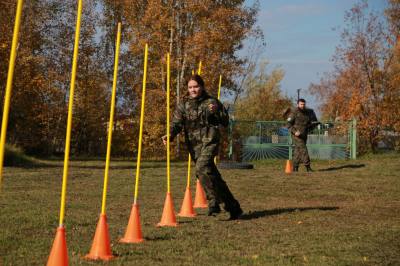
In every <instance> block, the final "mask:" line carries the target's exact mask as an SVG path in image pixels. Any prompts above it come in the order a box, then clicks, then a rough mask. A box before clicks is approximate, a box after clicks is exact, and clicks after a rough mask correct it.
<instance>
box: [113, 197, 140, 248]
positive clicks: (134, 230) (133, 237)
mask: <svg viewBox="0 0 400 266" xmlns="http://www.w3.org/2000/svg"><path fill="white" fill-rule="evenodd" d="M143 241H144V239H143V235H142V228H141V226H140V217H139V206H138V205H137V204H133V205H132V210H131V215H130V217H129V222H128V226H127V227H126V232H125V235H124V237H123V238H121V240H120V241H119V242H121V243H140V242H143Z"/></svg>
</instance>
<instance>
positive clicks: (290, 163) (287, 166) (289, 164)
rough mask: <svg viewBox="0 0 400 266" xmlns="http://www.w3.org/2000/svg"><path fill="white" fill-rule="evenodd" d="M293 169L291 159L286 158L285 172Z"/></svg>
mask: <svg viewBox="0 0 400 266" xmlns="http://www.w3.org/2000/svg"><path fill="white" fill-rule="evenodd" d="M292 171H293V165H292V161H291V160H286V168H285V173H286V174H290V173H291V172H292Z"/></svg>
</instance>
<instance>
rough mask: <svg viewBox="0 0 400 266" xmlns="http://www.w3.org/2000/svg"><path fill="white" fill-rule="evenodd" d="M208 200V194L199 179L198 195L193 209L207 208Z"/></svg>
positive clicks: (197, 184) (197, 185)
mask: <svg viewBox="0 0 400 266" xmlns="http://www.w3.org/2000/svg"><path fill="white" fill-rule="evenodd" d="M207 207H208V204H207V200H206V193H204V189H203V187H202V186H201V184H200V181H199V179H197V182H196V195H195V197H194V205H193V208H207Z"/></svg>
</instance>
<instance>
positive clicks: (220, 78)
mask: <svg viewBox="0 0 400 266" xmlns="http://www.w3.org/2000/svg"><path fill="white" fill-rule="evenodd" d="M221 84H222V75H219V82H218V100H219V99H220V98H221ZM214 163H215V164H217V156H215V157H214Z"/></svg>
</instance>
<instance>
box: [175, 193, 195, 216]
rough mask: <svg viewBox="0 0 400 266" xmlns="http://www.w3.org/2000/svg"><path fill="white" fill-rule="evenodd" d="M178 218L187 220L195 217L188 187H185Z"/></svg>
mask: <svg viewBox="0 0 400 266" xmlns="http://www.w3.org/2000/svg"><path fill="white" fill-rule="evenodd" d="M178 216H179V217H189V218H193V217H195V216H196V213H195V212H194V210H193V203H192V194H191V193H190V188H189V187H186V191H185V197H184V198H183V202H182V207H181V211H180V212H179V213H178Z"/></svg>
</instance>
